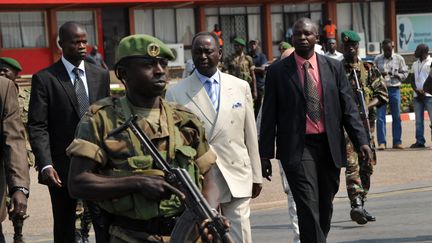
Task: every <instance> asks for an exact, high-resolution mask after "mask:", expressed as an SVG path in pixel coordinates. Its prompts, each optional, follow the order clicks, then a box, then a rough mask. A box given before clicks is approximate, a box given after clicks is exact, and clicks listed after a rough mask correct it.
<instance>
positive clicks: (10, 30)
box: [0, 12, 48, 48]
mask: <svg viewBox="0 0 432 243" xmlns="http://www.w3.org/2000/svg"><path fill="white" fill-rule="evenodd" d="M0 34H1V40H0V46H1V47H2V48H32V47H47V46H48V43H47V36H46V28H45V13H44V12H0Z"/></svg>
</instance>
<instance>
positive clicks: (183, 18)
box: [176, 8, 195, 46]
mask: <svg viewBox="0 0 432 243" xmlns="http://www.w3.org/2000/svg"><path fill="white" fill-rule="evenodd" d="M176 18H177V19H176V24H177V40H178V42H179V43H183V45H185V46H190V45H191V44H192V38H193V36H194V34H195V18H194V10H193V9H192V8H180V9H177V10H176Z"/></svg>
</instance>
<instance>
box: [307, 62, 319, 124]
mask: <svg viewBox="0 0 432 243" xmlns="http://www.w3.org/2000/svg"><path fill="white" fill-rule="evenodd" d="M309 68H310V63H309V62H308V61H306V62H304V64H303V69H304V85H303V89H304V94H305V97H306V112H307V114H308V116H309V118H310V119H311V120H312V121H313V122H315V123H317V122H318V121H320V120H321V104H320V99H319V95H318V90H317V87H316V86H315V82H314V80H313V78H312V76H311V75H310V74H309Z"/></svg>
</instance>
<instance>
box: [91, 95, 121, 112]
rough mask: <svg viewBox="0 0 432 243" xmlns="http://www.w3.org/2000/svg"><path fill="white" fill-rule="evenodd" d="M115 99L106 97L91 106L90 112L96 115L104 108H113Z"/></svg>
mask: <svg viewBox="0 0 432 243" xmlns="http://www.w3.org/2000/svg"><path fill="white" fill-rule="evenodd" d="M113 99H115V98H112V97H106V98H103V99H101V100H98V101H96V102H95V103H93V104H92V105H91V106H90V108H89V109H90V112H91V113H92V114H96V113H97V112H98V111H99V110H101V109H103V108H104V107H107V106H113V105H114V102H113Z"/></svg>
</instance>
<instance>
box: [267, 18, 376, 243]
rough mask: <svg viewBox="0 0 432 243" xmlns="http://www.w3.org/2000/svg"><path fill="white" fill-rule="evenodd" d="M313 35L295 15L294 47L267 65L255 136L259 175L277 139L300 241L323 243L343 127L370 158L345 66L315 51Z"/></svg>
mask: <svg viewBox="0 0 432 243" xmlns="http://www.w3.org/2000/svg"><path fill="white" fill-rule="evenodd" d="M317 39H318V32H317V27H316V25H315V24H314V23H313V22H312V21H311V20H310V19H307V18H302V19H300V20H298V21H297V22H296V23H295V25H294V27H293V36H292V42H293V45H294V47H295V52H294V53H293V54H291V55H290V56H289V57H287V58H285V59H283V60H281V61H279V62H277V63H275V64H273V65H271V66H270V67H269V69H268V72H267V77H266V89H265V96H264V97H265V98H264V103H263V110H262V111H263V113H262V123H261V132H260V141H259V142H260V156H261V158H262V166H263V176H264V177H268V176H271V164H270V159H271V158H274V157H275V156H274V140H275V137H276V138H277V139H276V148H277V151H276V158H277V159H280V160H281V161H282V164H283V168H284V171H285V173H286V176H287V179H288V182H289V185H290V187H291V189H292V192H293V195H294V200H295V202H296V204H297V210H298V211H297V213H298V219H299V226H300V240H301V242H302V243H309V242H326V237H327V234H328V232H329V231H330V222H331V217H332V212H333V203H332V201H333V198H334V195H335V194H336V192H337V190H338V188H339V174H340V168H341V167H342V166H344V165H345V164H346V151H345V140H344V133H343V129H344V128H345V130H346V131H347V132H348V134H349V137H350V138H351V140H352V142H353V144H354V145H355V147H356V148H357V149H358V150H359V151H360V154H362V156H364V157H365V158H366V159H370V158H371V150H370V148H369V146H368V145H367V144H368V141H367V138H366V133H365V131H364V128H363V126H362V124H361V122H360V117H359V112H358V108H357V106H356V104H355V102H354V99H353V93H352V89H351V87H350V85H349V83H348V81H347V79H346V76H345V70H344V68H343V66H342V65H341V64H340V62H338V61H335V60H333V59H330V58H327V57H325V56H322V55H319V54H316V53H315V52H314V45H315V43H316V41H317ZM305 70H306V71H305Z"/></svg>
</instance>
